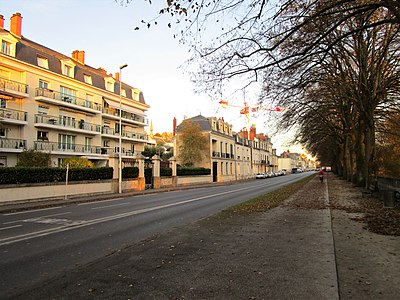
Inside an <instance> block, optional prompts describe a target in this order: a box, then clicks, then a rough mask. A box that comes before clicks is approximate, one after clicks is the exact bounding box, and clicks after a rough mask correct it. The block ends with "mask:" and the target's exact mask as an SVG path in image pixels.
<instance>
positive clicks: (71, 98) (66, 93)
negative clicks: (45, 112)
mask: <svg viewBox="0 0 400 300" xmlns="http://www.w3.org/2000/svg"><path fill="white" fill-rule="evenodd" d="M60 94H61V100H62V101H65V102H69V103H74V102H75V97H76V91H74V90H71V89H70V88H67V87H65V86H60Z"/></svg>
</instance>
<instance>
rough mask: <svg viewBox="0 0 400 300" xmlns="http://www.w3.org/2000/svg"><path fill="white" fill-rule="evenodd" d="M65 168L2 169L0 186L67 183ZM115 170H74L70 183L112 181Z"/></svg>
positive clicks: (69, 176)
mask: <svg viewBox="0 0 400 300" xmlns="http://www.w3.org/2000/svg"><path fill="white" fill-rule="evenodd" d="M65 174H66V169H65V168H53V167H40V168H29V167H11V168H0V184H16V183H40V182H63V181H65ZM112 177H113V168H111V167H102V168H73V169H69V171H68V180H69V181H83V180H105V179H112Z"/></svg>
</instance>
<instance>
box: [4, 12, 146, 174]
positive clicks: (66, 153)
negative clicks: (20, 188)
mask: <svg viewBox="0 0 400 300" xmlns="http://www.w3.org/2000/svg"><path fill="white" fill-rule="evenodd" d="M21 32H22V16H21V15H20V14H19V13H16V14H14V15H13V16H12V17H11V19H10V30H6V29H5V28H4V18H3V16H0V43H1V51H0V166H6V167H12V166H15V165H16V164H17V162H18V155H19V154H20V153H21V152H22V151H24V150H28V149H34V150H38V151H43V152H48V153H50V155H51V165H52V166H60V165H61V164H62V162H63V160H64V159H65V158H71V157H87V158H88V159H89V160H91V161H92V162H93V163H94V164H95V165H96V166H111V167H114V172H116V171H117V167H118V155H119V154H120V153H121V155H122V162H123V165H131V164H133V162H134V160H133V156H134V155H135V154H137V153H140V152H141V151H143V150H144V145H145V144H146V142H147V135H146V132H145V126H147V125H148V120H147V118H146V111H147V110H148V109H149V108H150V106H149V105H147V104H146V103H145V101H144V97H143V93H142V92H141V91H140V90H139V89H137V88H134V87H132V86H130V85H128V84H125V83H122V84H121V82H120V81H119V73H115V74H114V75H112V74H108V73H107V72H106V71H105V70H104V69H102V68H98V69H96V68H92V67H90V66H88V65H86V64H85V52H84V51H79V50H76V51H74V52H73V53H72V55H71V57H69V56H66V55H64V54H61V53H58V52H57V51H54V50H51V49H49V48H47V47H45V46H43V45H40V44H38V43H35V42H33V41H31V40H29V39H27V38H25V37H23V36H22V34H21ZM120 84H121V85H120ZM120 108H121V110H120ZM120 114H121V115H120ZM120 118H121V124H122V130H121V145H122V147H121V149H119V137H120V130H119V121H120ZM120 150H121V151H120ZM114 175H116V174H114ZM114 177H117V176H114Z"/></svg>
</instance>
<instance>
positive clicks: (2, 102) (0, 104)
mask: <svg viewBox="0 0 400 300" xmlns="http://www.w3.org/2000/svg"><path fill="white" fill-rule="evenodd" d="M0 108H6V99H0Z"/></svg>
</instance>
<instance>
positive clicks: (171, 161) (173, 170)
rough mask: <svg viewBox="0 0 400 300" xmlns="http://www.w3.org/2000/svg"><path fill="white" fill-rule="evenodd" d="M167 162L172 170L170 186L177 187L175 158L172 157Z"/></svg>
mask: <svg viewBox="0 0 400 300" xmlns="http://www.w3.org/2000/svg"><path fill="white" fill-rule="evenodd" d="M168 161H169V166H170V168H171V169H172V186H174V187H175V186H177V185H178V176H177V170H176V158H175V156H172V157H171V158H170V159H168Z"/></svg>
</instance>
